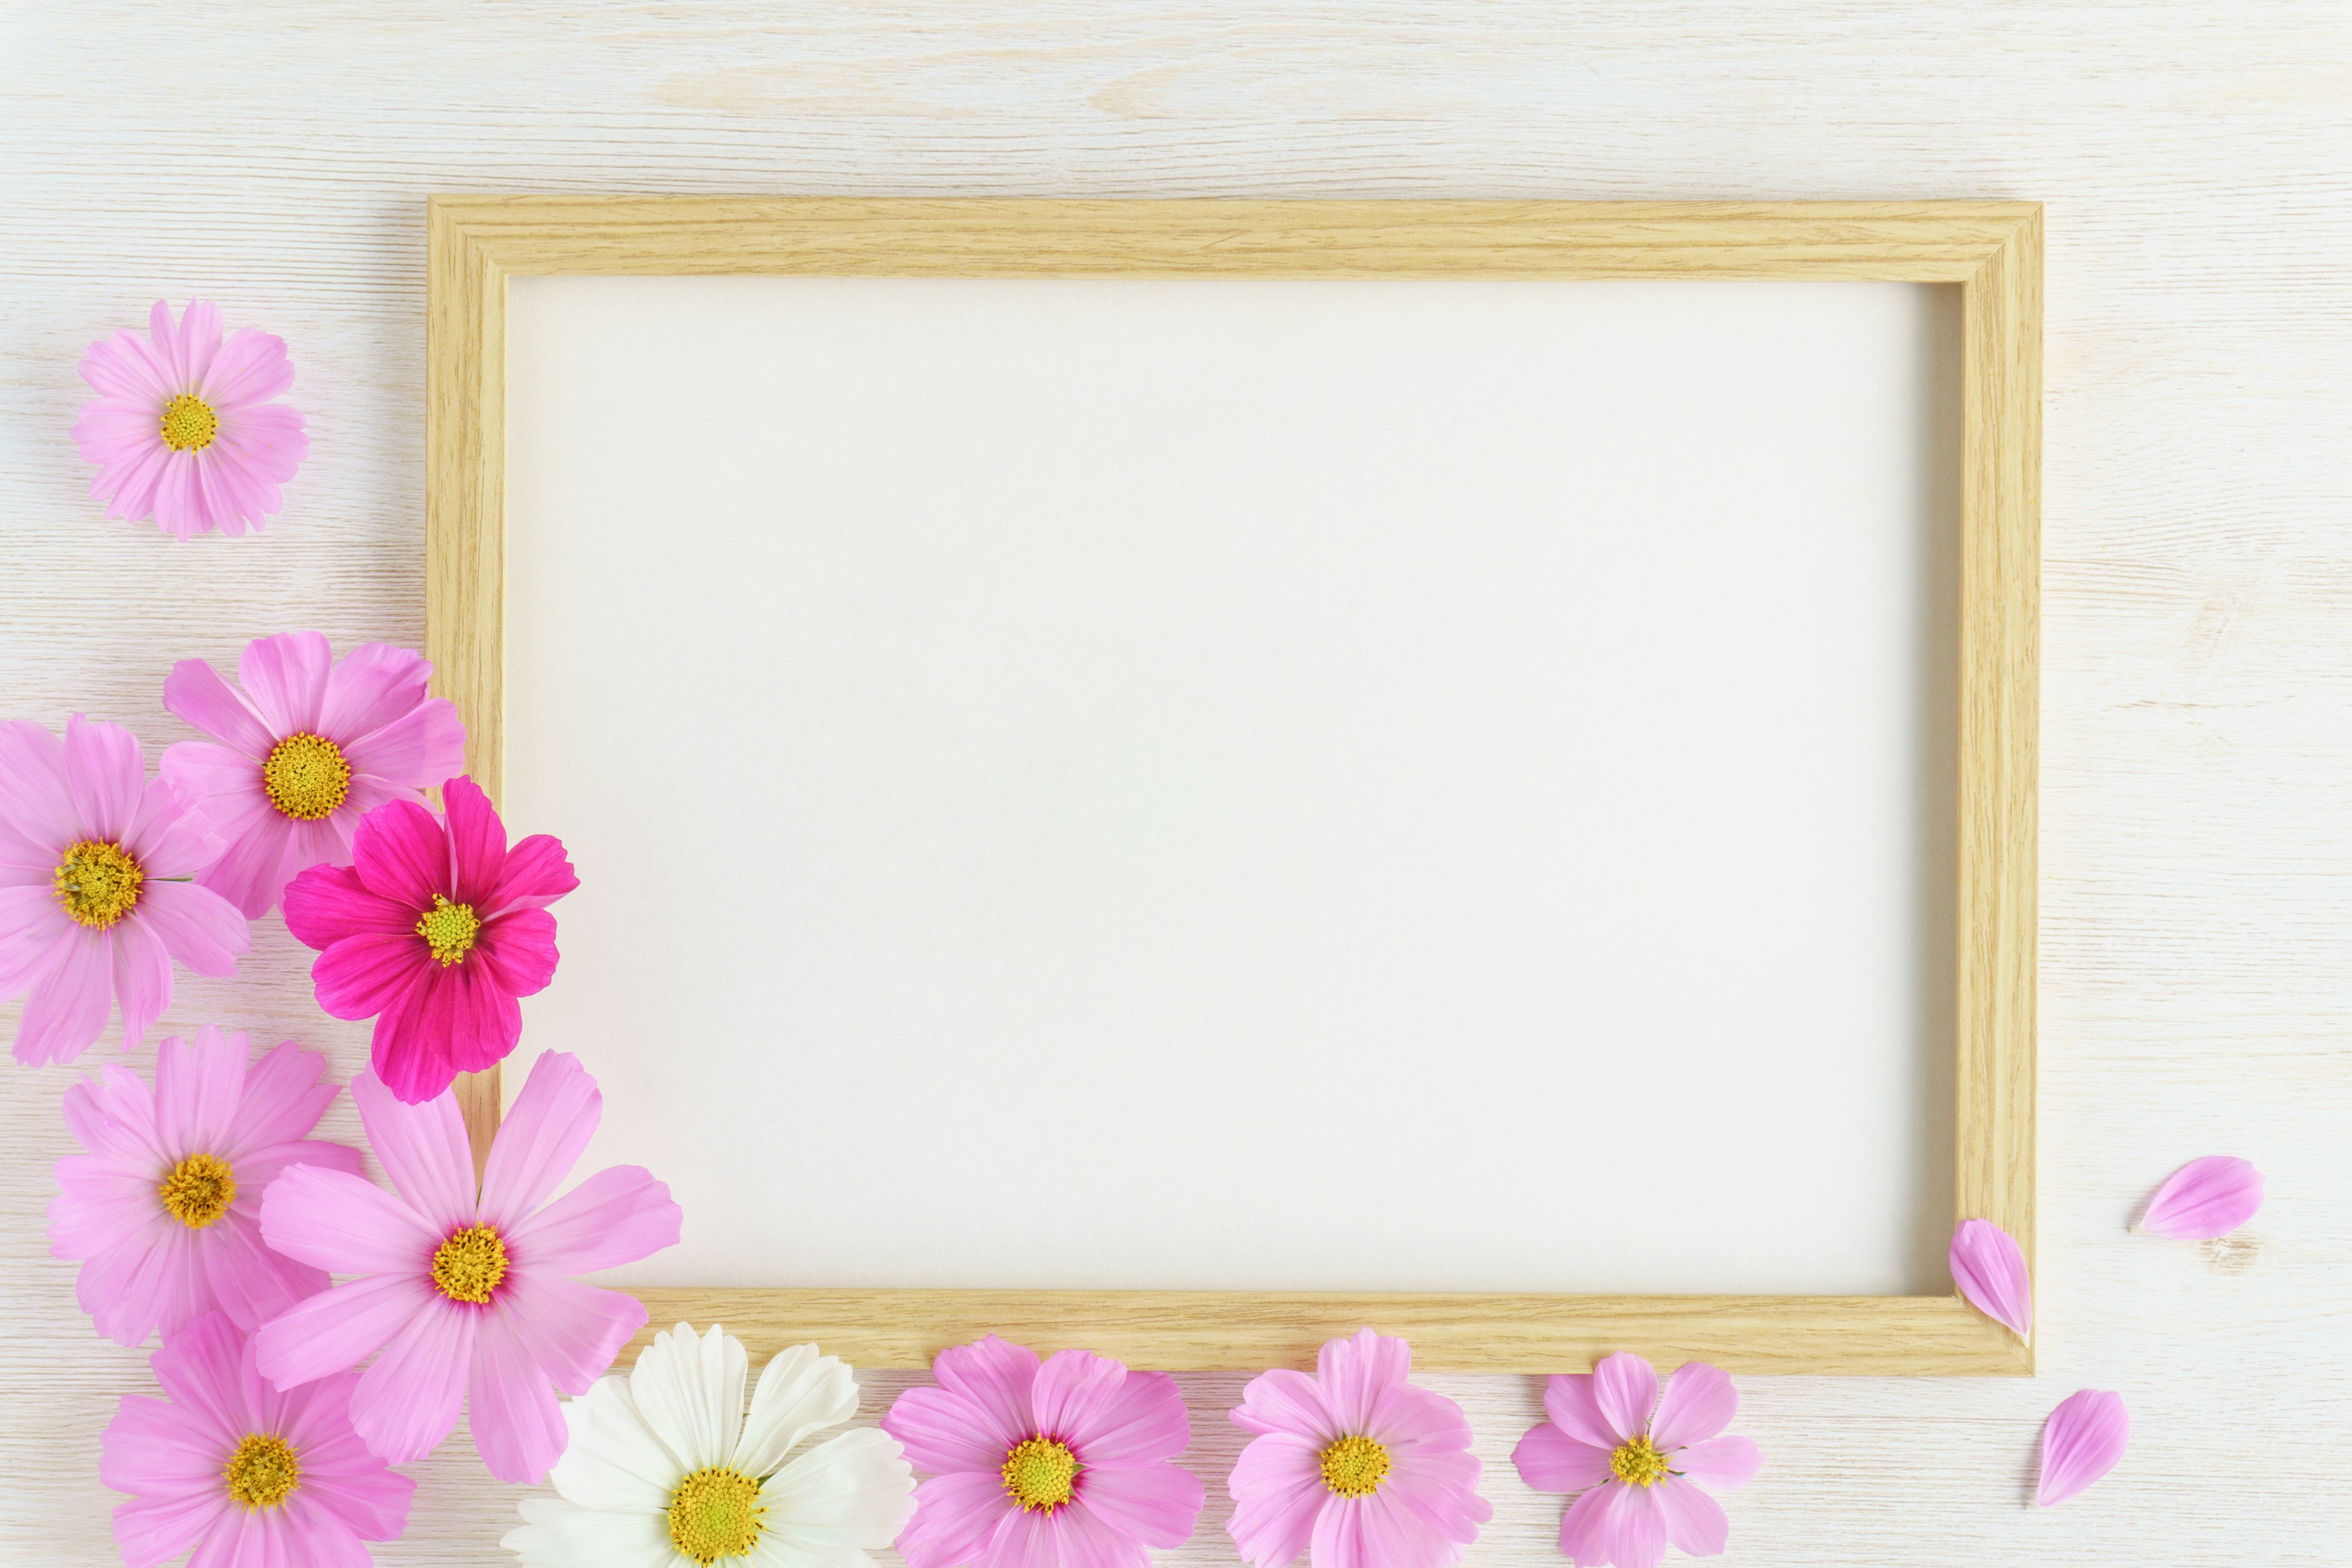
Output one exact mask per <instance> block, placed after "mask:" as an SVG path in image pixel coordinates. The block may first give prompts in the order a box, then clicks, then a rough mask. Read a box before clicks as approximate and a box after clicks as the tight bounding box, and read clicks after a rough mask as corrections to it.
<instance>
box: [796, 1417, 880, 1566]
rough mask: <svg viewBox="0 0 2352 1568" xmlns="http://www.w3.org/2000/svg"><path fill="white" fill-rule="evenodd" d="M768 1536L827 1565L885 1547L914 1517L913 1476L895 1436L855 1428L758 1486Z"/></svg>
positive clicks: (869, 1428) (849, 1560)
mask: <svg viewBox="0 0 2352 1568" xmlns="http://www.w3.org/2000/svg"><path fill="white" fill-rule="evenodd" d="M760 1500H761V1502H763V1503H765V1504H767V1506H768V1518H767V1533H768V1534H769V1535H772V1536H774V1537H776V1538H777V1539H779V1540H782V1541H786V1542H791V1543H793V1545H796V1546H799V1547H802V1548H804V1549H805V1550H808V1551H811V1552H817V1553H818V1554H820V1555H822V1556H824V1558H825V1559H826V1560H827V1561H828V1562H835V1563H849V1562H851V1558H849V1557H847V1556H845V1555H843V1553H844V1552H845V1551H851V1550H854V1549H856V1548H857V1547H867V1546H887V1545H889V1544H890V1542H892V1541H893V1540H894V1539H896V1538H897V1536H898V1532H899V1531H901V1530H903V1529H905V1528H906V1525H907V1521H908V1519H909V1518H910V1517H911V1516H912V1515H913V1513H914V1511H915V1476H914V1470H913V1468H912V1467H910V1466H909V1465H908V1463H907V1456H906V1454H905V1453H904V1451H902V1450H901V1449H900V1448H899V1447H898V1439H897V1438H895V1437H893V1436H890V1435H889V1434H888V1433H887V1432H878V1431H876V1430H875V1429H874V1428H872V1427H870V1426H867V1427H860V1428H859V1429H858V1430H856V1431H855V1432H844V1433H843V1434H842V1435H841V1436H838V1437H832V1438H828V1439H826V1440H825V1441H824V1442H822V1443H819V1444H818V1445H817V1446H816V1447H814V1448H811V1449H810V1450H809V1451H808V1452H807V1453H805V1454H803V1455H802V1456H801V1457H800V1458H797V1459H794V1460H793V1462H792V1463H791V1464H789V1465H786V1466H785V1467H784V1468H782V1470H780V1471H778V1472H777V1473H776V1474H775V1475H773V1476H772V1477H770V1478H769V1479H768V1480H767V1482H766V1483H765V1484H764V1485H762V1486H761V1488H760Z"/></svg>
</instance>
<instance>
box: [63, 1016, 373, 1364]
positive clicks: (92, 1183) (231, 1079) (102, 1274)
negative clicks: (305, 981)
mask: <svg viewBox="0 0 2352 1568" xmlns="http://www.w3.org/2000/svg"><path fill="white" fill-rule="evenodd" d="M326 1067H327V1058H325V1057H323V1056H321V1055H320V1054H319V1053H318V1052H317V1051H306V1050H304V1049H303V1048H302V1047H299V1046H298V1045H296V1044H295V1043H294V1042H293V1041H291V1040H289V1041H287V1042H286V1043H285V1044H283V1045H281V1046H279V1047H278V1048H277V1049H275V1050H273V1051H271V1052H270V1053H269V1054H268V1055H267V1056H265V1057H263V1058H261V1060H260V1061H259V1062H258V1063H254V1062H253V1052H252V1049H251V1047H249V1046H248V1045H247V1041H246V1037H245V1035H244V1034H243V1033H242V1032H238V1033H235V1034H227V1035H224V1034H223V1033H221V1031H220V1030H218V1029H216V1028H215V1027H213V1026H211V1025H209V1024H207V1025H205V1026H204V1027H203V1028H201V1029H199V1030H197V1031H196V1038H195V1043H194V1045H191V1044H189V1043H188V1042H187V1041H186V1040H184V1039H182V1038H180V1037H178V1036H176V1035H174V1036H173V1037H171V1038H169V1039H167V1040H165V1041H164V1042H163V1045H162V1046H161V1047H158V1048H157V1050H156V1053H155V1088H154V1089H153V1091H152V1093H151V1092H150V1091H149V1089H148V1088H147V1085H146V1084H145V1083H144V1082H143V1081H142V1079H140V1078H139V1077H138V1075H136V1074H135V1073H131V1072H129V1071H126V1070H125V1069H123V1068H119V1067H113V1066H109V1067H106V1068H101V1069H100V1071H101V1073H102V1075H103V1076H102V1077H101V1078H100V1080H99V1081H97V1082H95V1083H92V1082H82V1083H78V1084H76V1085H74V1087H73V1088H71V1089H68V1090H67V1091H66V1125H67V1126H68V1128H70V1129H71V1130H72V1131H73V1135H74V1137H75V1138H76V1139H78V1140H79V1142H80V1143H81V1146H82V1147H83V1148H84V1149H85V1150H87V1151H89V1152H87V1153H82V1154H68V1155H67V1156H66V1157H65V1158H64V1159H62V1160H59V1161H58V1189H59V1191H58V1195H57V1197H56V1198H55V1199H54V1200H52V1201H51V1203H50V1204H49V1251H50V1253H51V1254H52V1255H53V1256H55V1257H58V1258H80V1259H82V1260H83V1262H82V1269H81V1276H80V1278H79V1280H77V1281H76V1283H75V1287H74V1296H75V1299H76V1300H79V1302H80V1303H81V1309H82V1310H83V1311H85V1312H88V1313H89V1315H90V1317H91V1318H92V1319H94V1320H95V1321H96V1322H97V1324H98V1331H99V1332H100V1333H101V1334H104V1335H106V1336H108V1337H109V1338H110V1339H112V1340H113V1341H114V1342H116V1343H117V1344H125V1345H135V1344H138V1343H140V1342H142V1341H143V1340H145V1339H146V1337H147V1336H148V1335H149V1334H150V1333H152V1332H153V1331H155V1330H157V1329H161V1330H163V1331H164V1332H165V1333H167V1334H168V1333H170V1332H172V1331H173V1330H174V1329H177V1328H178V1327H179V1326H180V1325H181V1324H182V1323H184V1322H186V1321H189V1320H190V1319H192V1318H195V1317H199V1316H201V1315H203V1314H204V1313H206V1312H210V1311H213V1310H220V1311H224V1312H226V1313H227V1314H228V1317H229V1321H231V1322H233V1323H235V1324H236V1326H237V1327H238V1328H239V1329H242V1330H245V1331H248V1332H249V1331H252V1330H253V1329H255V1328H257V1327H259V1326H260V1324H261V1322H262V1321H263V1320H264V1319H266V1318H270V1317H274V1316H276V1315H277V1314H278V1313H279V1312H282V1311H284V1310H286V1309H287V1308H289V1307H290V1306H292V1305H293V1304H294V1303H295V1302H297V1301H299V1300H302V1298H304V1297H305V1296H311V1295H315V1294H317V1293H318V1292H319V1291H320V1290H323V1289H326V1288H327V1277H326V1275H324V1274H322V1273H320V1271H319V1270H318V1269H316V1268H310V1266H309V1265H307V1264H303V1263H297V1262H295V1261H294V1260H293V1259H292V1258H280V1257H279V1256H278V1254H276V1253H274V1252H272V1251H270V1250H269V1248H268V1247H266V1246H264V1245H263V1244H262V1240H261V1220H260V1210H261V1193H262V1189H263V1188H265V1187H267V1186H268V1184H270V1182H271V1181H273V1180H274V1179H276V1177H277V1175H278V1173H279V1172H280V1171H283V1170H284V1169H285V1168H286V1167H287V1166H289V1165H292V1164H298V1163H299V1164H306V1165H318V1166H322V1167H324V1168H327V1169H330V1170H336V1171H348V1172H350V1173H352V1174H353V1175H357V1174H358V1173H359V1169H360V1155H359V1151H358V1150H356V1149H346V1148H345V1147H343V1146H342V1145H341V1143H326V1142H319V1141H317V1140H315V1139H312V1138H310V1136H309V1133H310V1129H312V1128H313V1127H316V1126H317V1125H318V1124H319V1118H320V1116H322V1115H324V1114H325V1113H326V1110H327V1107H328V1106H329V1105H331V1104H332V1103H333V1101H334V1098H335V1096H336V1095H337V1094H338V1093H339V1092H341V1091H340V1090H338V1089H336V1087H335V1086H334V1085H333V1084H331V1083H320V1081H319V1076H320V1073H322V1072H324V1071H325V1070H326Z"/></svg>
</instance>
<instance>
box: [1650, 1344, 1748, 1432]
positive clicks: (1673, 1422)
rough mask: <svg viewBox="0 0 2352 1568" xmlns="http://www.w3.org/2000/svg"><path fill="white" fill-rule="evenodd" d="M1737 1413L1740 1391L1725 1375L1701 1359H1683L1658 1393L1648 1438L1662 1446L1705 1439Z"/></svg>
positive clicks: (1728, 1424)
mask: <svg viewBox="0 0 2352 1568" xmlns="http://www.w3.org/2000/svg"><path fill="white" fill-rule="evenodd" d="M1738 1413H1739V1394H1738V1390H1736V1389H1734V1388H1733V1387H1732V1386H1731V1379H1730V1378H1729V1377H1728V1376H1727V1375H1726V1374H1725V1373H1723V1372H1722V1371H1721V1370H1720V1369H1719V1368H1717V1367H1712V1366H1709V1365H1707V1364H1706V1363H1705V1362H1703V1361H1692V1362H1685V1363H1683V1364H1682V1365H1681V1366H1679V1367H1676V1368H1675V1372H1674V1375H1673V1376H1671V1377H1669V1378H1667V1379H1666V1388H1665V1392H1664V1394H1660V1395H1659V1396H1658V1413H1657V1415H1654V1416H1653V1417H1652V1418H1651V1421H1650V1441H1651V1442H1652V1443H1653V1444H1654V1445H1655V1446H1656V1447H1659V1448H1662V1449H1666V1448H1681V1447H1687V1446H1688V1445H1690V1444H1693V1443H1701V1442H1705V1441H1706V1439H1707V1438H1709V1437H1712V1436H1716V1435H1717V1433H1719V1432H1721V1431H1722V1430H1723V1429H1724V1428H1725V1427H1727V1426H1730V1425H1731V1418H1732V1417H1733V1416H1734V1415H1738Z"/></svg>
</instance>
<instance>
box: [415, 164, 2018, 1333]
mask: <svg viewBox="0 0 2352 1568" xmlns="http://www.w3.org/2000/svg"><path fill="white" fill-rule="evenodd" d="M427 226H428V231H429V245H428V250H429V261H428V273H427V283H426V327H425V360H426V389H425V419H426V425H425V471H426V486H425V567H426V572H425V641H426V645H427V648H428V651H429V653H430V655H431V658H432V660H433V664H434V668H435V676H434V683H435V689H436V691H438V692H440V693H441V694H442V695H444V696H446V697H448V698H450V699H452V700H455V701H456V703H457V708H458V710H459V711H460V712H461V713H462V714H463V715H464V717H465V720H466V725H467V735H468V737H469V742H468V751H467V755H468V759H469V762H470V765H471V768H472V773H473V776H474V777H475V778H476V779H477V780H478V781H479V782H480V783H481V784H482V785H483V786H484V787H485V788H486V789H487V790H488V791H489V793H490V795H491V796H492V798H494V799H495V798H496V797H497V796H498V795H499V787H500V783H501V775H502V763H503V751H502V748H503V745H504V739H505V735H504V710H503V707H502V695H501V689H500V679H501V676H500V671H501V665H502V654H503V649H504V636H505V621H504V617H505V604H504V581H505V488H506V487H505V456H506V417H505V416H506V381H505V367H506V280H507V279H509V278H511V277H517V276H537V275H546V274H596V275H614V274H665V275H686V274H760V275H777V274H824V275H832V276H856V277H874V276H893V277H966V278H1038V277H1051V278H1076V277H1160V278H1178V277H1181V278H1419V279H1433V278H1482V279H1580V278H1669V279H1673V278H1688V279H1698V278H1727V279H1880V280H1891V281H1901V282H1916V283H1955V284H1958V285H1959V288H1960V291H1961V297H1962V300H1963V315H1964V323H1965V324H1964V329H1963V331H1964V341H1965V347H1964V350H1963V356H1964V363H1963V370H1962V415H1961V417H1962V421H1963V426H1964V431H1963V437H1962V479H1961V498H1960V517H1961V535H1962V544H1961V551H1962V559H1961V569H1960V614H1959V638H1960V649H1959V679H1960V693H1959V746H1958V759H1959V780H1958V803H1959V807H1958V833H1959V843H1958V889H1957V897H1958V927H1957V930H1958V971H1957V974H1956V984H1957V1001H1958V1021H1957V1022H1958V1029H1957V1036H1956V1041H1955V1049H1956V1058H1957V1064H1956V1071H1957V1085H1956V1094H1955V1101H1954V1103H1955V1111H1956V1119H1957V1125H1956V1127H1955V1146H1956V1149H1957V1158H1958V1171H1957V1175H1956V1186H1955V1190H1956V1200H1957V1209H1958V1215H1959V1216H1961V1217H1970V1216H1980V1217H1984V1218H1989V1219H1991V1220H1993V1221H1995V1222H1997V1223H1999V1224H2000V1226H2003V1227H2004V1228H2005V1229H2007V1230H2008V1231H2009V1232H2010V1234H2011V1235H2012V1236H2014V1237H2016V1238H2017V1240H2018V1243H2019V1245H2021V1247H2023V1248H2024V1249H2025V1255H2026V1258H2027V1259H2028V1261H2029V1263H2030V1262H2031V1260H2032V1258H2033V1251H2034V1237H2033V1181H2034V1121H2033V1118H2034V968H2035V934H2036V933H2035V876H2036V872H2035V813H2036V788H2037V767H2038V761H2037V751H2038V742H2039V727H2040V718H2039V691H2038V683H2039V677H2038V669H2039V659H2040V648H2039V641H2040V572H2041V542H2040V529H2041V473H2042V457H2041V445H2042V209H2041V207H2040V205H2037V204H2030V203H2014V202H1894V203H1885V202H1871V203H1765V204H1729V203H1654V202H1606V203H1586V202H1426V201H1351V202H1318V201H997V200H856V199H853V200H840V199H781V198H761V197H733V196H643V197H638V196H620V197H577V196H436V197H434V198H432V199H431V201H430V203H429V205H428V208H427ZM458 1092H459V1098H460V1100H461V1102H462V1103H463V1105H464V1107H465V1110H466V1116H467V1124H468V1127H469V1129H470V1130H471V1131H472V1134H473V1137H474V1140H475V1147H476V1157H477V1159H478V1160H479V1159H480V1158H482V1157H483V1156H484V1154H485V1153H486V1152H487V1146H488V1137H489V1134H490V1133H491V1131H494V1130H495V1128H496V1126H497V1122H498V1117H499V1081H498V1073H497V1069H495V1068H493V1069H492V1070H491V1071H489V1072H488V1073H484V1074H480V1075H478V1076H477V1077H475V1078H472V1079H467V1080H461V1082H460V1084H459V1089H458ZM638 1294H639V1295H640V1296H641V1297H642V1298H643V1300H644V1301H645V1304H646V1309H647V1310H648V1311H649V1312H650V1313H651V1323H650V1324H649V1326H648V1332H647V1333H646V1334H640V1335H639V1342H641V1343H642V1342H645V1341H646V1339H647V1338H648V1337H649V1332H650V1330H651V1329H655V1328H660V1327H663V1326H666V1325H667V1324H669V1323H672V1322H676V1321H680V1320H686V1321H694V1322H697V1323H709V1322H714V1321H723V1322H725V1323H726V1324H727V1326H728V1328H729V1329H730V1331H732V1332H734V1333H736V1334H737V1335H739V1336H740V1337H741V1338H743V1339H744V1340H745V1341H746V1342H748V1343H750V1345H751V1350H752V1353H753V1354H754V1355H755V1356H762V1357H763V1356H765V1355H766V1354H767V1353H769V1352H770V1351H771V1350H772V1349H774V1348H779V1347H781V1346H782V1345H783V1344H786V1343H790V1342H796V1341H803V1340H815V1341H818V1342H821V1343H822V1344H823V1345H824V1347H825V1348H826V1349H827V1350H829V1351H834V1352H839V1353H841V1354H842V1355H844V1356H845V1357H847V1358H848V1359H849V1360H850V1361H851V1362H853V1363H856V1364H860V1365H868V1366H900V1367H911V1366H921V1365H926V1364H928V1363H929V1359H930V1357H931V1356H932V1354H933V1353H934V1352H937V1351H938V1350H939V1349H940V1348H941V1347H942V1346H944V1345H949V1344H953V1343H958V1342H963V1341H966V1340H969V1339H972V1338H975V1337H977V1336H978V1335H980V1334H982V1333H985V1332H991V1331H993V1332H997V1333H1002V1334H1004V1335H1006V1336H1008V1337H1010V1338H1012V1339H1013V1340H1015V1341H1018V1342H1023V1343H1026V1344H1028V1345H1030V1346H1032V1347H1034V1348H1035V1349H1036V1350H1037V1351H1039V1352H1052V1351H1054V1350H1056V1349H1059V1348H1062V1347H1065V1346H1069V1345H1083V1346H1086V1347H1087V1348H1091V1349H1093V1350H1096V1351H1098V1352H1102V1353H1105V1354H1108V1355H1114V1356H1118V1357H1119V1358H1120V1359H1122V1360H1124V1361H1126V1362H1128V1363H1129V1364H1131V1365H1137V1366H1150V1367H1163V1368H1171V1369H1173V1368H1190V1369H1198V1370H1204V1371H1220V1370H1223V1371H1253V1372H1254V1371H1256V1370H1259V1369H1261V1368H1265V1367H1269V1366H1281V1365H1290V1366H1311V1365H1312V1364H1313V1363H1314V1355H1315V1350H1316V1347H1317V1346H1318V1344H1320V1343H1321V1342H1323V1341H1324V1340H1325V1339H1327V1338H1328V1337H1330V1336H1332V1335H1334V1334H1343V1333H1348V1332H1350V1331H1353V1330H1355V1329H1356V1328H1358V1327H1359V1326H1360V1325H1362V1324H1365V1323H1370V1324H1373V1325H1375V1326H1377V1327H1379V1328H1380V1329H1381V1330H1382V1331H1387V1332H1391V1333H1400V1334H1402V1335H1404V1336H1406V1337H1407V1338H1409V1339H1410V1340H1411V1341H1412V1346H1413V1355H1414V1361H1415V1364H1416V1365H1418V1366H1421V1367H1424V1368H1433V1369H1452V1370H1474V1369H1478V1370H1492V1371H1521V1372H1553V1371H1562V1370H1578V1369H1581V1368H1584V1367H1587V1366H1590V1365H1591V1363H1593V1362H1594V1361H1595V1360H1596V1359H1597V1358H1599V1357H1600V1356H1601V1355H1604V1354H1607V1353H1608V1352H1612V1351H1620V1350H1630V1351H1635V1352H1640V1353H1641V1354H1643V1355H1645V1356H1647V1357H1648V1358H1649V1359H1650V1360H1651V1361H1652V1362H1653V1363H1660V1364H1664V1365H1667V1366H1672V1365H1675V1364H1677V1363H1681V1362H1684V1361H1686V1360H1704V1361H1709V1362H1713V1363H1717V1365H1720V1366H1723V1367H1725V1368H1727V1369H1728V1370H1730V1371H1733V1372H1737V1373H1873V1374H1912V1375H1927V1374H1946V1375H1951V1374H1988V1373H2010V1374H2015V1373H2031V1372H2032V1369H2033V1352H2032V1346H2031V1344H2030V1343H2029V1342H2024V1341H2021V1340H2020V1339H2019V1338H2018V1337H2017V1336H2015V1335H2013V1334H2011V1333H2010V1332H2009V1331H2007V1330H2005V1329H2002V1328H2000V1327H1999V1326H1998V1325H1996V1324H1994V1323H1992V1322H1990V1321H1989V1320H1987V1319H1985V1318H1983V1317H1982V1316H1980V1315H1979V1314H1978V1313H1976V1312H1975V1311H1974V1310H1971V1309H1970V1308H1969V1307H1968V1306H1967V1305H1966V1304H1965V1303H1963V1302H1962V1301H1961V1300H1959V1299H1958V1297H1957V1296H1919V1297H1718V1296H1538V1295H1513V1296H1493V1295H1442V1294H1414V1295H1394V1294H1268V1293H1260V1292H1203V1291H1042V1292H1041V1291H1008V1290H908V1289H877V1290H842V1289H824V1290H809V1289H776V1290H742V1289H724V1290H722V1289H649V1290H642V1291H639V1292H638Z"/></svg>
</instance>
